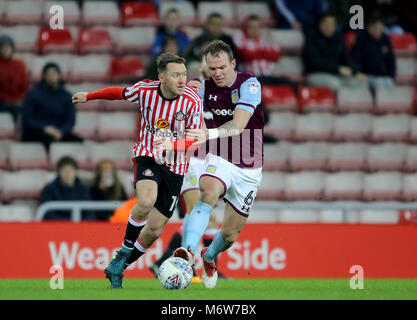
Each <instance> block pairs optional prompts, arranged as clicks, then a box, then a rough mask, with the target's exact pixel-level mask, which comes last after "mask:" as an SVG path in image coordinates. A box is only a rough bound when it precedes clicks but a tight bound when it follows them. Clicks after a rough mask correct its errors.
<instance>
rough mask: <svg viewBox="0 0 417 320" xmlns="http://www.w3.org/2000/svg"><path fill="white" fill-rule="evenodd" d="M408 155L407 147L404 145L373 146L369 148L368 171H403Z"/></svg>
mask: <svg viewBox="0 0 417 320" xmlns="http://www.w3.org/2000/svg"><path fill="white" fill-rule="evenodd" d="M406 154H407V145H405V144H403V143H382V144H373V145H372V144H371V145H370V146H369V148H368V158H367V159H368V169H369V170H372V171H375V170H401V169H402V168H403V167H404V161H405V157H406Z"/></svg>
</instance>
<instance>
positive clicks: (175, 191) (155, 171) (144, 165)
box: [133, 156, 184, 218]
mask: <svg viewBox="0 0 417 320" xmlns="http://www.w3.org/2000/svg"><path fill="white" fill-rule="evenodd" d="M133 162H134V169H133V170H134V185H135V187H136V182H138V181H140V180H145V179H147V180H153V181H155V182H156V183H157V184H158V195H157V197H156V202H155V208H156V209H158V210H159V211H160V212H161V213H162V214H163V215H164V216H166V217H167V218H171V216H172V214H173V213H174V210H175V207H176V205H177V202H178V198H179V196H180V193H181V187H182V182H183V180H184V176H182V175H179V174H176V173H174V172H172V171H170V170H169V169H168V167H167V166H165V165H163V164H158V163H156V162H155V160H154V158H151V157H145V156H140V157H137V158H135V159H133ZM138 201H140V199H138Z"/></svg>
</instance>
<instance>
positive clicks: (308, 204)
mask: <svg viewBox="0 0 417 320" xmlns="http://www.w3.org/2000/svg"><path fill="white" fill-rule="evenodd" d="M122 204H123V202H120V201H82V202H74V201H50V202H46V203H43V204H42V205H40V206H39V207H38V209H37V211H36V215H35V221H42V220H43V217H44V216H45V214H46V213H47V212H48V211H49V210H71V220H72V221H73V222H80V221H81V211H82V210H114V209H116V208H118V207H120V206H121V205H122ZM216 208H218V209H219V210H221V211H222V210H223V209H224V203H223V202H219V204H218V206H217V207H216ZM257 209H258V210H283V209H291V210H341V211H342V213H343V217H344V219H343V221H347V219H346V217H347V215H348V213H349V212H350V211H353V210H382V211H384V210H417V202H406V203H404V202H395V201H381V202H360V201H340V202H339V201H337V202H318V201H297V202H272V201H258V202H256V203H255V204H254V206H253V208H252V210H257Z"/></svg>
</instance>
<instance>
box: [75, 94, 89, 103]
mask: <svg viewBox="0 0 417 320" xmlns="http://www.w3.org/2000/svg"><path fill="white" fill-rule="evenodd" d="M87 93H88V92H77V93H76V94H74V95H73V96H72V103H75V104H77V103H85V102H87Z"/></svg>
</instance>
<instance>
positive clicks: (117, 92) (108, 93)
mask: <svg viewBox="0 0 417 320" xmlns="http://www.w3.org/2000/svg"><path fill="white" fill-rule="evenodd" d="M124 90H125V88H123V87H108V88H104V89H101V90H98V91H94V92H77V93H76V94H74V95H73V96H72V102H73V103H85V102H87V101H89V100H95V99H103V100H124V99H125V96H124Z"/></svg>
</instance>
